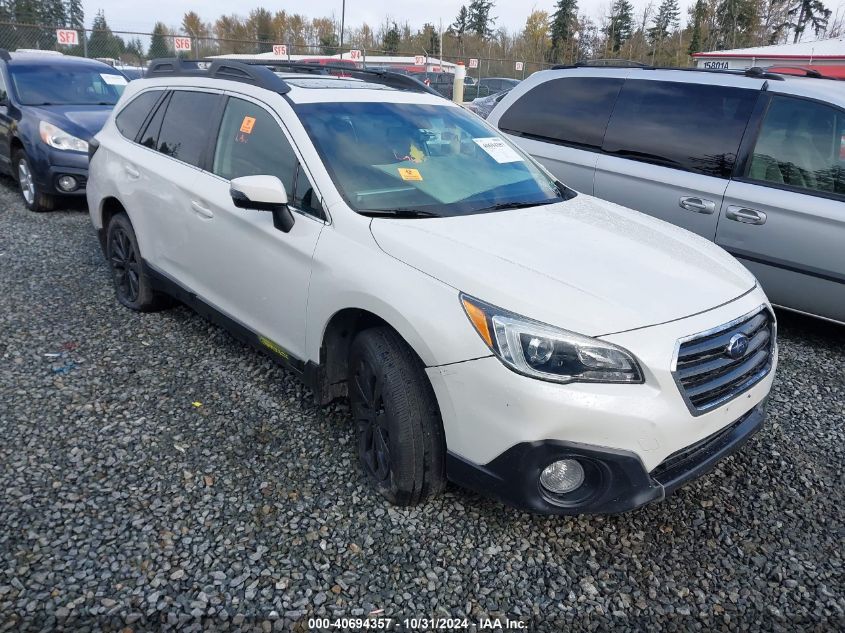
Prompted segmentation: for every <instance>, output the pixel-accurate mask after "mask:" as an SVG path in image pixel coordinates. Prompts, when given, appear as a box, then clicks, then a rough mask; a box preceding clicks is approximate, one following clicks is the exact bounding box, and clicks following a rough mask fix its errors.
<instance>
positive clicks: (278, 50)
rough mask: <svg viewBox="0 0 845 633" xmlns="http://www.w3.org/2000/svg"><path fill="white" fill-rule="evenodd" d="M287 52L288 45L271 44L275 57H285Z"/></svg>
mask: <svg viewBox="0 0 845 633" xmlns="http://www.w3.org/2000/svg"><path fill="white" fill-rule="evenodd" d="M287 54H288V47H287V46H285V45H284V44H274V45H273V55H275V56H276V57H285V56H286V55H287Z"/></svg>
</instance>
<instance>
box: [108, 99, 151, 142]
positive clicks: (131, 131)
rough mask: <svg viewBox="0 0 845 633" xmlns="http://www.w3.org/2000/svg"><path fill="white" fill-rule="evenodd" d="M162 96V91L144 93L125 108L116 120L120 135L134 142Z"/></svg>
mask: <svg viewBox="0 0 845 633" xmlns="http://www.w3.org/2000/svg"><path fill="white" fill-rule="evenodd" d="M161 95H162V91H161V90H149V91H147V92H143V93H141V94H140V95H138V96H137V97H135V98H134V99H133V100H132V101H131V102H130V103H129V104H128V105H127V106H126V107H125V108H123V109H122V110H121V111H120V113H119V114H118V115H117V117H115V120H114V124H115V125H116V126H117V129H118V130H119V131H120V133H121V134H122V135H123V136H125V137H126V138H128V139H129V140H130V141H134V140H135V139H136V138H137V137H138V133H139V132H140V131H141V126H142V125H143V124H144V121H145V120H146V119H147V116H148V115H149V114H150V111H151V110H152V109H153V107H154V106H155V104H156V103H157V102H158V100H159V97H161Z"/></svg>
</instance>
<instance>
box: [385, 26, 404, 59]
mask: <svg viewBox="0 0 845 633" xmlns="http://www.w3.org/2000/svg"><path fill="white" fill-rule="evenodd" d="M401 41H402V36H401V35H400V33H399V26H398V25H397V24H396V22H393V23H392V24H391V26H390V29H388V31H387V33H385V34H384V41H383V42H382V44H381V47H382V48H383V49H384V52H385V53H387V54H388V55H395V54H396V53H398V52H399V44H400V43H401Z"/></svg>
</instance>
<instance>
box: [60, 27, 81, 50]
mask: <svg viewBox="0 0 845 633" xmlns="http://www.w3.org/2000/svg"><path fill="white" fill-rule="evenodd" d="M56 41H57V42H58V43H59V46H78V45H79V33H77V32H76V31H74V30H73V29H56Z"/></svg>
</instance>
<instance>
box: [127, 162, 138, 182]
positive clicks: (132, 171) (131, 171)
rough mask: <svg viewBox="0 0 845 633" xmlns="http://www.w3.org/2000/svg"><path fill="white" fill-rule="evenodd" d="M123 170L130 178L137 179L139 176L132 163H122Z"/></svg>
mask: <svg viewBox="0 0 845 633" xmlns="http://www.w3.org/2000/svg"><path fill="white" fill-rule="evenodd" d="M123 171H125V172H126V175H127V176H129V177H130V178H131V179H132V180H138V178H140V177H141V172H140V171H138V170H137V169H135V168H134V167H133V166H132V165H124V166H123Z"/></svg>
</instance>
